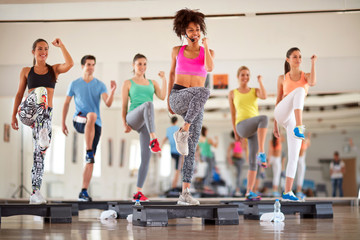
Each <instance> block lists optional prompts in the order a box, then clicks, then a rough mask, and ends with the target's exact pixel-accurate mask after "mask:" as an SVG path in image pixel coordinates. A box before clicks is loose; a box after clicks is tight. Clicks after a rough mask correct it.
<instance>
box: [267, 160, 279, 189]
mask: <svg viewBox="0 0 360 240" xmlns="http://www.w3.org/2000/svg"><path fill="white" fill-rule="evenodd" d="M270 164H271V166H272V170H273V186H277V187H278V186H279V182H280V175H281V156H279V157H274V156H271V157H270Z"/></svg>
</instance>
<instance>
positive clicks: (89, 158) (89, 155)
mask: <svg viewBox="0 0 360 240" xmlns="http://www.w3.org/2000/svg"><path fill="white" fill-rule="evenodd" d="M85 162H86V163H95V159H94V152H93V151H89V152H86V156H85Z"/></svg>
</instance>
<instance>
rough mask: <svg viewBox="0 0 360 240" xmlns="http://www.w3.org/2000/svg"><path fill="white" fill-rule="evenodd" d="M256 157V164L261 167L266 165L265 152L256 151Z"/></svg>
mask: <svg viewBox="0 0 360 240" xmlns="http://www.w3.org/2000/svg"><path fill="white" fill-rule="evenodd" d="M256 159H257V161H258V164H259V165H260V166H262V167H263V168H266V167H267V162H266V154H265V153H258V154H257V155H256Z"/></svg>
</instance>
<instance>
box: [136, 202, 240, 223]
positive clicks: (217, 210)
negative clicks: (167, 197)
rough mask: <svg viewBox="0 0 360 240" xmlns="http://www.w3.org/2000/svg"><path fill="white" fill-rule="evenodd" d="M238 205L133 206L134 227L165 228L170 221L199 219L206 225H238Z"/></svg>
mask: <svg viewBox="0 0 360 240" xmlns="http://www.w3.org/2000/svg"><path fill="white" fill-rule="evenodd" d="M237 208H238V206H237V205H225V204H221V205H197V206H196V205H191V206H183V205H174V206H169V205H159V206H155V205H141V206H133V225H136V226H143V227H163V226H167V225H168V220H169V219H174V218H188V217H199V218H202V220H203V223H204V224H213V225H238V224H239V215H238V214H237Z"/></svg>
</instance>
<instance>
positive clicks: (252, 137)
mask: <svg viewBox="0 0 360 240" xmlns="http://www.w3.org/2000/svg"><path fill="white" fill-rule="evenodd" d="M267 125H268V117H267V116H265V115H260V116H256V117H252V118H248V119H245V120H243V121H241V122H239V123H238V124H237V125H236V132H237V133H238V134H239V136H240V137H242V138H247V140H248V146H249V170H251V171H256V170H257V164H256V154H257V152H258V150H259V145H258V137H257V130H258V128H267Z"/></svg>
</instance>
